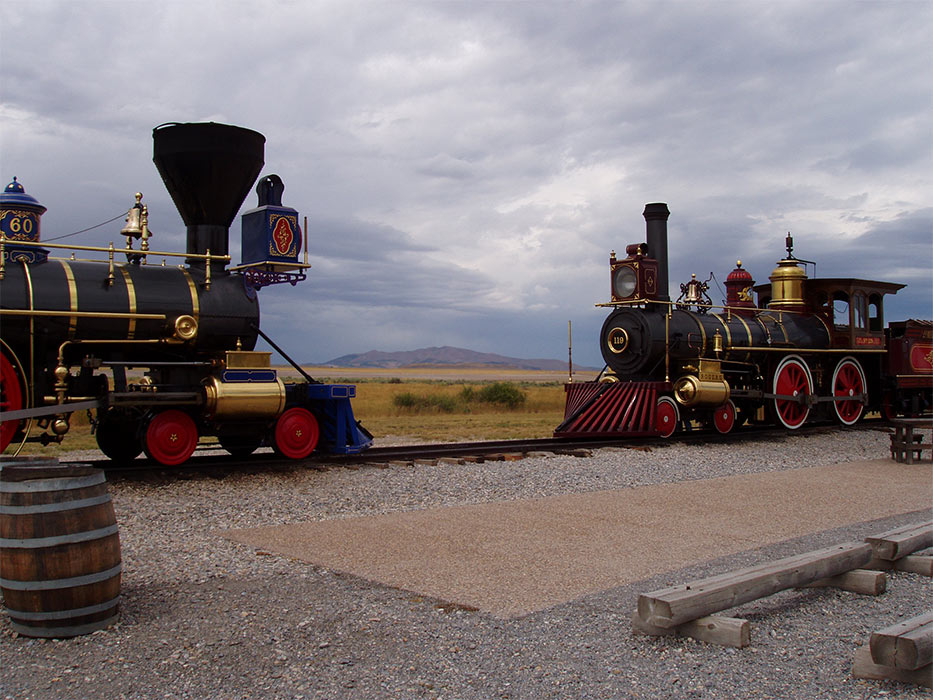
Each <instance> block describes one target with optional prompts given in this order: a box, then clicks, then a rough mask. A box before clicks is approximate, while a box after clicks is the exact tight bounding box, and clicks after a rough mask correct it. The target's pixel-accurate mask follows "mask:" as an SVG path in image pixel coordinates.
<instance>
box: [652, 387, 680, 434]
mask: <svg viewBox="0 0 933 700" xmlns="http://www.w3.org/2000/svg"><path fill="white" fill-rule="evenodd" d="M679 422H680V410H679V409H678V408H677V403H676V402H675V401H674V399H672V398H671V397H670V396H662V397H661V398H660V399H658V405H657V407H656V408H655V410H654V427H655V430H657V431H658V435H660V436H661V437H662V438H669V437H670V436H671V435H673V434H674V431H675V430H677V424H678V423H679Z"/></svg>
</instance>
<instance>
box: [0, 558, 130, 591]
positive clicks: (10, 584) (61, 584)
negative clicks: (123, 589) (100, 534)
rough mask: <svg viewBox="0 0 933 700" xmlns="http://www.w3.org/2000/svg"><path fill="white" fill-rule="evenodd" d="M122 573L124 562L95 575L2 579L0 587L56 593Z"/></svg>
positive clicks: (0, 579)
mask: <svg viewBox="0 0 933 700" xmlns="http://www.w3.org/2000/svg"><path fill="white" fill-rule="evenodd" d="M121 571H123V562H120V563H119V564H117V565H116V566H114V567H113V568H112V569H107V570H106V571H99V572H97V573H95V574H87V575H86V576H73V577H71V578H59V579H53V580H51V581H11V580H10V579H7V578H0V587H2V588H8V589H10V590H11V591H54V590H57V589H59V588H75V587H77V586H87V585H88V584H91V583H100V582H101V581H106V580H107V579H110V578H113V577H114V576H116V575H117V574H119V573H120V572H121Z"/></svg>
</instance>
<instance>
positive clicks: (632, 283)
mask: <svg viewBox="0 0 933 700" xmlns="http://www.w3.org/2000/svg"><path fill="white" fill-rule="evenodd" d="M637 287H638V276H637V275H636V274H635V270H634V269H633V268H632V267H630V266H628V265H623V266H621V267H619V268H618V269H616V271H615V273H614V274H613V276H612V294H613V296H615V297H616V298H618V299H627V298H628V297H630V296H632V295H633V294H634V293H635V290H636V288H637Z"/></svg>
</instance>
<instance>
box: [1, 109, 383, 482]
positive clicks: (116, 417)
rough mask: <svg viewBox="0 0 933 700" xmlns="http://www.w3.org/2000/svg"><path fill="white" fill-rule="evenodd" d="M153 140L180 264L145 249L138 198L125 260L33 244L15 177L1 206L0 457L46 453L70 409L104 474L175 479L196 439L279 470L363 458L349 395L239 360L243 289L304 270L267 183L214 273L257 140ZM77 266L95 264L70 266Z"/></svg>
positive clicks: (251, 338)
mask: <svg viewBox="0 0 933 700" xmlns="http://www.w3.org/2000/svg"><path fill="white" fill-rule="evenodd" d="M153 141H154V151H153V152H154V155H153V160H154V162H155V164H156V167H157V168H158V170H159V173H160V174H161V176H162V179H163V181H164V182H165V185H166V187H167V189H168V191H169V193H170V194H171V196H172V199H173V200H174V202H175V204H176V206H177V208H178V211H179V213H180V214H181V216H182V219H183V220H184V222H185V225H186V227H187V246H186V251H185V252H184V253H170V252H158V251H155V250H151V249H150V239H151V233H150V231H149V222H148V209H147V207H146V206H145V205H144V204H142V201H141V200H142V195H141V194H137V195H136V204H135V205H134V206H133V207H132V208H131V209H130V210H129V212H128V214H127V219H126V226H125V227H124V229H123V230H122V231H121V233H122V234H123V235H125V236H126V246H125V248H114V246H113V244H112V243H111V244H110V246H109V248H92V247H87V246H68V245H59V244H50V243H43V242H41V241H40V238H39V221H40V217H41V215H42V213H43V212H45V207H43V206H42V205H40V204H39V203H38V202H37V201H36V200H35V198H33V197H31V196H30V195H28V194H26V192H25V190H24V188H23V187H22V185H21V184H20V183H18V182H17V181H16V179H15V178H14V181H13V182H12V183H10V185H9V186H8V187H7V188H6V190H5V191H4V192H3V194H2V200H0V203H2V209H0V222H2V236H0V253H2V255H0V315H2V328H0V331H2V332H0V345H2V358H0V362H2V365H0V370H2V373H0V379H2V383H0V392H2V403H0V409H2V413H0V421H2V424H0V440H2V442H0V447H2V449H6V448H7V447H8V446H9V445H11V444H12V445H13V448H11V449H15V448H18V447H19V446H20V445H21V444H22V443H23V442H24V441H26V440H27V439H28V440H40V441H42V442H43V443H46V444H47V443H48V442H50V441H60V440H61V439H62V436H64V434H65V433H67V432H68V430H69V421H70V417H71V415H72V414H73V413H74V412H75V411H81V410H85V409H87V410H89V412H91V411H93V413H90V415H91V416H92V425H93V427H94V430H95V433H96V437H97V442H98V445H99V446H100V448H101V450H102V451H103V452H104V453H105V454H106V455H108V456H109V457H110V458H111V459H114V460H118V461H126V460H130V459H133V458H135V457H136V456H138V455H139V454H140V452H142V451H145V452H146V454H147V455H148V456H149V457H150V458H152V459H153V460H155V461H156V462H159V463H161V464H165V465H177V464H181V463H182V462H184V461H186V460H187V459H188V458H189V457H190V456H191V454H192V452H193V451H194V449H195V446H196V445H197V444H198V441H199V439H200V438H201V437H204V436H216V437H217V439H218V440H219V442H220V445H221V446H223V447H224V448H225V449H227V450H228V451H229V452H231V453H233V454H237V455H244V454H249V453H250V452H252V451H253V450H255V449H256V448H257V447H259V446H260V445H263V444H268V445H271V446H273V447H274V448H275V449H276V450H277V451H278V452H279V453H280V454H282V455H284V456H286V457H290V458H295V459H300V458H304V457H306V456H308V455H309V454H310V453H311V452H312V451H314V450H315V449H321V450H326V451H331V452H336V453H344V454H346V453H350V452H358V451H361V450H363V449H365V448H366V447H368V446H369V445H370V444H371V442H372V440H371V438H372V436H371V435H369V434H368V433H367V432H366V431H365V429H363V428H362V427H361V426H359V425H358V424H357V422H356V421H355V420H354V418H353V411H352V408H351V406H350V399H351V398H353V396H354V395H355V387H354V386H352V385H342V384H324V383H321V382H316V381H314V380H313V379H312V378H311V377H308V376H307V375H306V374H305V373H304V371H303V370H302V369H301V368H300V367H298V366H297V365H295V367H296V370H297V371H298V372H300V373H301V374H302V375H304V377H305V381H301V382H294V383H285V382H284V381H283V380H282V379H281V378H279V376H278V372H277V370H276V369H275V368H274V367H272V365H271V352H266V351H256V350H255V349H254V348H255V346H256V343H257V339H258V338H259V337H260V336H261V335H262V336H263V337H265V334H264V333H263V332H262V331H261V330H260V327H259V301H258V296H257V292H258V290H259V289H261V288H262V287H263V286H266V285H268V284H275V283H281V282H290V283H291V284H295V283H296V282H298V281H300V280H302V279H304V278H305V270H306V269H307V268H308V267H309V266H308V264H307V247H306V246H305V262H304V263H301V262H299V260H298V255H299V251H300V250H301V248H302V244H303V241H302V229H301V227H300V226H299V223H298V212H297V211H295V210H294V209H291V208H289V207H285V206H283V205H282V203H281V196H282V191H283V190H284V185H283V184H282V181H281V179H280V178H279V177H278V176H277V175H269V176H266V177H263V178H261V179H260V180H259V184H258V186H257V193H258V195H259V205H258V206H257V207H256V208H255V209H252V210H250V211H248V212H246V213H245V214H244V215H243V217H242V236H243V245H242V253H243V258H244V259H243V263H242V264H241V265H238V266H235V267H228V263H229V262H230V256H229V255H228V242H229V241H228V237H229V228H230V225H231V223H232V221H233V219H234V217H235V216H236V213H237V211H238V210H239V208H240V205H241V204H242V202H243V200H244V198H245V197H246V195H247V193H248V192H249V190H250V188H251V187H252V186H253V183H254V182H256V178H257V176H258V175H259V173H260V170H261V168H262V166H263V158H264V146H265V137H263V135H262V134H259V133H257V132H255V131H251V130H249V129H244V128H240V127H235V126H228V125H224V124H215V123H188V124H174V123H173V124H165V125H162V126H159V127H156V128H155V129H154V130H153ZM135 242H138V243H139V247H138V248H134V243H135ZM50 249H65V250H70V251H71V256H70V258H68V259H65V258H61V257H52V256H51V255H50ZM88 254H91V255H97V256H101V254H102V258H100V259H94V260H87V259H78V258H77V257H76V256H78V255H80V256H81V257H82V258H86V257H87V256H88ZM160 259H161V264H159V263H158V262H157V261H158V260H160ZM167 259H175V260H177V261H178V262H179V263H182V264H171V265H167V264H166V260H167ZM267 340H268V341H269V342H270V344H271V345H272V347H274V348H275V349H276V350H279V351H280V352H282V351H281V350H280V349H279V348H278V346H276V345H275V344H274V343H273V342H272V341H271V339H268V338H267ZM282 354H283V356H285V355H284V352H282ZM285 357H287V356H285ZM289 361H290V360H289ZM36 427H38V428H39V434H38V435H37V434H35V433H36V430H35V428H36Z"/></svg>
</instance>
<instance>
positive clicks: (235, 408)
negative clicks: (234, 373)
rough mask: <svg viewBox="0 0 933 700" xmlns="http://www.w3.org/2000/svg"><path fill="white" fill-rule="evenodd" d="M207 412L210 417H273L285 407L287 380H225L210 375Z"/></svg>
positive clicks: (206, 386) (227, 418)
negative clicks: (285, 381) (285, 382)
mask: <svg viewBox="0 0 933 700" xmlns="http://www.w3.org/2000/svg"><path fill="white" fill-rule="evenodd" d="M204 389H205V392H206V394H207V415H208V418H210V419H211V420H234V421H236V420H247V419H248V420H254V419H268V420H272V419H273V418H277V417H278V416H279V415H281V413H282V411H283V410H284V409H285V384H284V383H283V382H282V380H281V379H276V380H275V381H274V382H223V381H221V380H220V379H218V378H217V377H211V379H210V380H209V381H208V383H207V384H206V385H205V387H204Z"/></svg>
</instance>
